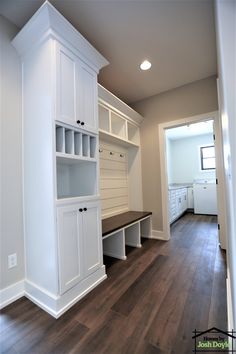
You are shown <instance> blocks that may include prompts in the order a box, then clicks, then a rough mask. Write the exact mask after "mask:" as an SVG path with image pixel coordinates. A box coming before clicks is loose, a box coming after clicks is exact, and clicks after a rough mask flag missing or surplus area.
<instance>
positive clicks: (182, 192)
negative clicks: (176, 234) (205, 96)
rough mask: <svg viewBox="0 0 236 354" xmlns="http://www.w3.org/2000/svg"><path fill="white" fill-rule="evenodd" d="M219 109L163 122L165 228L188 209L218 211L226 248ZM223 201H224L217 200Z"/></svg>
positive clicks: (215, 213)
mask: <svg viewBox="0 0 236 354" xmlns="http://www.w3.org/2000/svg"><path fill="white" fill-rule="evenodd" d="M218 119H219V118H218V113H217V112H211V113H208V114H204V115H199V116H194V117H189V118H185V119H181V120H178V121H172V122H168V123H163V124H160V125H159V139H160V163H161V178H162V213H163V232H164V234H165V235H166V239H167V240H168V239H169V238H170V225H171V224H172V223H173V222H174V221H176V220H177V219H178V218H179V217H180V216H181V215H182V214H183V213H184V212H185V211H187V210H188V209H189V211H191V212H193V213H195V214H203V215H204V214H206V215H217V220H218V221H217V222H218V228H219V243H220V245H221V248H223V249H226V222H225V220H226V218H225V216H226V215H225V194H224V188H225V187H224V175H223V157H222V148H221V144H222V143H221V141H222V139H221V132H220V128H219V120H218ZM217 201H220V202H217Z"/></svg>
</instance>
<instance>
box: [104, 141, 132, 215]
mask: <svg viewBox="0 0 236 354" xmlns="http://www.w3.org/2000/svg"><path fill="white" fill-rule="evenodd" d="M99 157H100V194H101V201H102V217H103V218H105V217H109V216H111V215H115V214H118V213H122V212H124V211H127V210H129V206H128V205H129V196H128V165H127V164H128V151H127V150H126V149H125V148H124V147H120V146H117V145H115V144H108V143H105V142H102V141H100V154H99Z"/></svg>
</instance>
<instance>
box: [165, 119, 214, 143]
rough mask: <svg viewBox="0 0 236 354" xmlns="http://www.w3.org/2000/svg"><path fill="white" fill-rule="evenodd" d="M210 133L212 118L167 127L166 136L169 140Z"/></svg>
mask: <svg viewBox="0 0 236 354" xmlns="http://www.w3.org/2000/svg"><path fill="white" fill-rule="evenodd" d="M210 133H211V134H213V120H208V121H205V122H199V123H194V124H189V125H183V126H181V127H177V128H171V129H167V130H166V137H167V138H168V139H170V140H178V139H184V138H190V137H192V136H197V135H204V134H210Z"/></svg>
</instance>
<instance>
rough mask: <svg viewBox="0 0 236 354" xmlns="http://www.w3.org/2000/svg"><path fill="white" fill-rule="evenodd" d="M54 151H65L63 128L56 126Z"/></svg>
mask: <svg viewBox="0 0 236 354" xmlns="http://www.w3.org/2000/svg"><path fill="white" fill-rule="evenodd" d="M56 151H57V152H62V153H64V152H65V128H64V127H60V126H56Z"/></svg>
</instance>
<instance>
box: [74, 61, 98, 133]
mask: <svg viewBox="0 0 236 354" xmlns="http://www.w3.org/2000/svg"><path fill="white" fill-rule="evenodd" d="M78 77H79V80H78V85H79V88H78V97H77V99H78V120H79V121H80V126H81V127H82V128H84V129H86V130H89V131H92V132H95V133H97V130H98V93H97V74H96V72H95V71H93V70H92V69H90V68H89V67H88V66H87V65H86V64H84V63H83V62H81V61H79V62H78Z"/></svg>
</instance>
